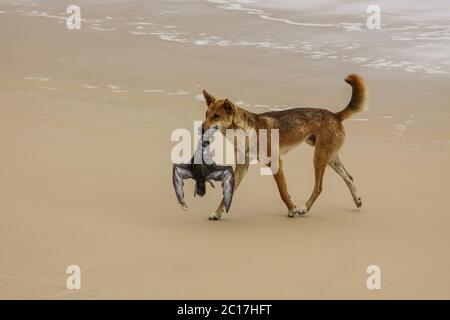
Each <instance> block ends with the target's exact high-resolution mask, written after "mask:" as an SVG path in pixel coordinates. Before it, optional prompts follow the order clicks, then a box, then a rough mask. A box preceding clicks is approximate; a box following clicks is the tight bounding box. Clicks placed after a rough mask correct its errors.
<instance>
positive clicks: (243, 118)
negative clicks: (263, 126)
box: [233, 107, 260, 130]
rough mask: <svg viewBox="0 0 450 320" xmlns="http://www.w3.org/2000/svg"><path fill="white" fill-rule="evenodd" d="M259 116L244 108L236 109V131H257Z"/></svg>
mask: <svg viewBox="0 0 450 320" xmlns="http://www.w3.org/2000/svg"><path fill="white" fill-rule="evenodd" d="M259 122H260V119H259V116H258V115H257V114H255V113H252V112H250V111H247V110H245V109H242V108H239V107H238V108H236V111H235V114H234V118H233V128H234V129H244V130H246V129H257V128H258V127H259V125H258V124H259Z"/></svg>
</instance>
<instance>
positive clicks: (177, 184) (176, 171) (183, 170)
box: [172, 164, 193, 210]
mask: <svg viewBox="0 0 450 320" xmlns="http://www.w3.org/2000/svg"><path fill="white" fill-rule="evenodd" d="M189 178H193V173H192V169H191V165H189V164H174V165H173V174H172V182H173V188H174V189H175V193H176V195H177V199H178V202H179V203H180V205H181V208H183V210H186V208H187V205H186V203H185V202H184V192H183V186H184V181H183V180H185V179H189Z"/></svg>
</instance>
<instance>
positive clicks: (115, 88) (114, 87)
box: [108, 84, 120, 90]
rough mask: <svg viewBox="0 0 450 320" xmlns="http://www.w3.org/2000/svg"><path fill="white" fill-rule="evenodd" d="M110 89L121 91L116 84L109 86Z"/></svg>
mask: <svg viewBox="0 0 450 320" xmlns="http://www.w3.org/2000/svg"><path fill="white" fill-rule="evenodd" d="M108 88H110V89H112V90H120V87H119V86H116V85H114V84H108Z"/></svg>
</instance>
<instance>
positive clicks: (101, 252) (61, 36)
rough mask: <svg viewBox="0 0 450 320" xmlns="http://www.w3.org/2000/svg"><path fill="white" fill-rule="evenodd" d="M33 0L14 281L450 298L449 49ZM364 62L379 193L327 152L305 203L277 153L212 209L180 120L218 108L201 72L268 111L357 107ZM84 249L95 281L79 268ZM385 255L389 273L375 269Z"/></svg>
mask: <svg viewBox="0 0 450 320" xmlns="http://www.w3.org/2000/svg"><path fill="white" fill-rule="evenodd" d="M31 3H32V1H31V2H24V4H23V5H14V6H13V5H11V4H8V3H6V4H5V3H2V4H1V5H0V11H3V12H4V13H0V39H1V40H2V43H3V44H2V46H1V48H0V65H1V66H2V72H1V74H0V91H1V94H0V105H1V107H0V127H1V128H2V133H3V134H2V135H0V141H1V144H0V145H2V146H3V148H2V161H1V163H2V167H1V169H0V172H1V174H0V181H1V183H0V192H1V194H2V197H1V199H2V204H1V205H0V246H1V248H2V250H0V297H1V298H12V299H18V298H25V299H31V298H43V299H48V298H57V299H80V298H85V299H98V298H113V299H116V298H125V299H128V298H137V299H149V298H150V299H161V298H175V299H177V298H186V299H196V298H204V299H213V298H234V299H240V298H243V299H250V298H253V299H259V298H261V299H263V298H266V299H272V298H273V299H303V298H305V299H306V298H308V299H319V298H325V299H329V298H338V299H347V298H356V299H362V298H369V299H379V298H405V299H413V298H424V299H431V298H437V299H444V298H445V299H448V298H450V287H449V285H448V283H449V281H448V279H449V276H448V270H449V267H450V255H449V253H448V243H449V241H450V235H449V233H448V226H449V223H450V217H449V215H448V212H449V210H450V205H449V202H448V200H447V198H448V197H447V194H448V181H449V178H450V172H449V171H448V170H446V164H447V163H448V162H449V160H450V135H449V133H450V129H449V127H448V121H449V116H450V113H449V112H450V111H449V109H448V101H449V98H450V94H449V92H448V84H449V81H450V78H449V77H450V75H449V74H447V71H448V70H447V69H446V68H447V67H446V64H445V63H444V62H445V61H447V60H446V59H448V60H450V59H449V58H448V57H445V56H444V57H437V58H436V57H434V56H433V57H432V56H431V55H428V56H429V59H416V60H415V59H413V58H411V56H415V55H417V56H421V55H422V56H423V55H424V52H420V50H422V49H420V48H416V49H411V50H410V51H412V53H411V56H410V57H408V58H402V57H403V53H400V54H399V52H403V51H402V50H405V47H402V45H401V44H399V43H398V42H392V43H391V42H389V45H386V51H384V49H383V48H380V46H377V49H376V52H375V53H374V49H373V47H370V44H371V43H376V42H377V41H378V40H379V39H383V36H382V35H369V34H368V33H367V32H366V31H364V30H362V31H360V32H359V33H358V32H357V31H346V30H345V28H333V29H332V31H330V29H327V28H322V27H318V28H315V27H314V28H308V27H301V26H300V28H299V29H295V31H293V29H291V28H292V27H293V26H292V25H290V24H286V23H278V22H276V21H271V20H267V19H261V18H258V16H257V15H255V14H253V15H252V14H246V13H245V12H242V10H227V9H222V8H218V7H217V4H213V3H211V2H194V3H189V2H183V3H182V2H180V3H176V2H173V3H172V2H171V3H168V2H165V1H155V2H152V4H147V5H142V4H139V3H137V4H136V2H126V3H122V2H117V3H115V4H114V5H109V6H106V5H104V4H101V2H99V3H97V4H95V5H93V4H90V5H88V4H87V2H80V6H81V7H82V16H83V18H84V19H86V20H84V22H83V23H82V28H81V30H78V31H69V30H67V29H66V28H65V26H64V23H65V21H64V20H63V19H61V18H58V16H59V17H61V16H63V12H64V11H65V8H66V3H64V2H63V1H62V2H58V3H54V2H43V3H38V4H37V5H35V6H34V7H32V5H31ZM83 5H84V7H83ZM260 10H266V11H267V10H269V9H267V8H262V9H260ZM284 10H285V9H284ZM33 11H34V13H33V14H30V13H32V12H33ZM271 12H272V13H271V17H286V19H287V18H289V19H292V20H294V18H297V20H301V19H300V18H301V17H303V16H304V15H306V16H308V15H307V14H306V13H304V12H302V13H298V15H297V16H295V14H294V13H292V12H287V11H283V9H277V11H271ZM44 13H46V14H45V15H43V14H44ZM49 16H50V17H49ZM55 16H56V17H55ZM309 16H310V17H312V18H311V21H312V22H314V23H321V24H330V23H331V24H333V25H340V24H341V23H342V22H343V21H344V22H345V21H346V22H352V23H355V21H359V20H361V18H360V17H358V16H354V15H353V16H352V15H348V16H345V17H346V19H343V18H342V17H341V16H338V17H335V18H334V19H335V20H333V16H332V15H327V16H326V17H322V16H320V15H317V14H316V12H314V15H313V14H312V13H310V15H309ZM341 18H342V19H341ZM297 20H296V21H297ZM217 21H220V23H216V22H217ZM223 21H227V22H228V21H229V23H224V22H223ZM311 21H309V22H311ZM387 21H388V22H389V20H387ZM267 23H269V24H267ZM399 24H400V23H399ZM410 25H413V24H410ZM173 26H175V28H174V27H173ZM224 26H229V27H228V28H225V27H224ZM264 26H266V27H265V28H264ZM357 26H358V27H361V26H360V25H357ZM139 27H142V28H139ZM363 27H364V26H362V27H361V28H363ZM388 27H389V25H387V26H386V28H388ZM395 27H399V26H398V25H395ZM423 27H424V28H426V26H425V25H424V26H423ZM304 28H307V29H304ZM173 29H176V31H174V30H173ZM341 29H342V30H341ZM171 30H172V31H171ZM431 30H434V29H431ZM133 32H134V33H138V34H133ZM258 32H259V33H258ZM289 32H291V33H289ZM296 32H299V34H298V35H297V36H296V35H295V34H296ZM345 32H347V33H345ZM348 32H350V33H348ZM139 33H144V34H139ZM147 33H148V34H147ZM203 33H205V34H204V35H202V34H203ZM330 34H335V35H336V37H338V36H339V35H340V34H343V35H342V39H341V40H339V41H337V42H336V43H333V42H330V38H333V37H330ZM280 35H283V36H282V37H281V36H280ZM211 36H212V37H216V38H211ZM410 36H411V35H410ZM441 36H442V34H441ZM296 37H298V39H297V40H298V43H295V41H296V40H293V39H294V38H296ZM367 37H374V38H367ZM377 37H379V39H378V40H377ZM269 38H270V39H269ZM322 38H323V41H322V40H318V39H322ZM363 39H366V40H363ZM223 41H228V42H223ZM302 41H303V43H302ZM380 41H381V40H380ZM386 41H387V40H386ZM423 41H424V40H423ZM323 42H325V43H323ZM444 42H445V40H444ZM355 43H356V44H359V45H355ZM439 43H440V42H439V40H437V42H436V41H435V42H433V46H434V47H433V49H434V50H435V49H436V48H437V47H439V45H438V44H439ZM337 45H343V46H344V48H349V47H355V48H354V49H342V50H341V49H339V47H337ZM419 45H425V44H419ZM441 45H442V44H441ZM293 46H294V47H293ZM381 47H382V46H381ZM307 48H312V49H307ZM425 48H430V46H428V47H427V45H425ZM355 50H357V51H355ZM415 50H417V53H416V54H415V52H416V51H415ZM309 51H311V52H309ZM315 51H317V52H315ZM343 51H349V52H352V53H348V54H346V53H343ZM383 54H384V55H383ZM405 54H406V53H405ZM334 55H336V56H337V58H330V56H334ZM317 56H318V57H317ZM343 56H347V58H345V57H343ZM358 57H365V58H367V59H370V61H368V63H369V64H370V63H371V64H372V65H364V64H365V63H362V62H358V60H354V58H358ZM377 59H378V60H379V59H385V61H384V62H383V61H378V62H376V63H375V62H374V61H377ZM425 60H426V61H425ZM386 61H391V62H392V63H394V64H395V63H401V62H402V61H406V62H411V63H409V64H408V63H406V64H404V65H400V66H396V67H392V66H391V67H389V64H388V65H387V66H386ZM374 63H375V64H376V65H374ZM392 63H391V64H392ZM383 64H384V66H383ZM411 66H412V67H413V69H410V70H409V71H408V70H407V69H408V68H409V67H411ZM418 66H422V67H418ZM351 72H356V73H358V74H360V75H362V76H363V77H364V78H365V79H366V81H367V84H368V86H369V90H370V108H369V109H368V110H367V111H366V112H363V113H360V114H358V115H356V116H355V117H354V118H353V119H351V120H347V121H346V122H345V127H346V131H347V139H346V143H345V145H344V147H343V150H342V152H341V157H342V160H343V161H344V163H345V165H346V167H347V168H348V169H349V171H350V172H351V173H352V175H353V176H354V178H355V181H356V185H357V188H358V192H359V194H360V196H361V197H362V200H363V207H362V208H361V209H356V208H354V204H353V202H352V199H351V196H350V194H349V192H348V190H347V188H346V186H345V184H344V183H343V182H342V181H341V179H340V178H339V177H338V176H337V175H336V174H335V173H334V172H332V171H331V170H327V172H326V175H325V180H324V191H323V193H322V195H321V196H320V198H319V199H318V200H317V202H316V204H315V205H314V207H313V209H312V210H311V212H310V213H309V214H308V215H307V216H305V217H297V218H295V219H289V218H287V217H286V214H287V212H286V209H285V207H284V205H283V203H282V201H281V199H280V197H279V195H278V191H277V188H276V185H275V183H274V181H273V178H272V177H267V176H261V175H259V170H257V168H258V166H256V167H254V166H253V167H251V168H250V171H249V174H248V176H247V177H246V178H245V180H244V182H243V183H242V186H241V187H240V188H239V191H238V192H237V193H236V195H235V198H234V200H233V205H232V210H231V212H230V213H229V214H224V216H223V220H221V221H218V222H211V221H208V220H207V217H208V215H209V214H210V213H211V212H212V211H213V210H214V209H215V208H216V206H217V204H218V202H219V200H220V193H221V192H220V188H217V189H216V190H208V194H207V196H206V197H205V198H202V199H201V200H199V199H197V198H193V197H192V194H193V185H192V183H187V185H186V190H185V193H186V201H187V204H188V206H189V208H188V211H187V212H183V211H182V210H181V209H180V208H179V206H178V204H177V202H176V198H175V195H174V192H173V188H172V182H171V173H172V171H171V166H172V163H171V161H170V151H171V149H172V147H173V146H174V144H175V143H174V142H172V141H170V134H171V133H172V131H173V130H174V129H176V128H187V129H189V130H192V126H193V121H194V120H201V119H202V117H203V115H204V112H205V106H204V102H203V101H201V99H200V98H199V96H198V95H199V94H201V90H202V89H207V90H208V91H209V92H211V93H212V94H214V95H216V96H217V97H228V98H229V99H231V100H232V101H234V102H236V103H239V104H240V105H243V106H245V107H246V108H247V109H248V110H250V111H253V112H264V111H268V110H282V109H284V108H288V107H293V106H314V107H325V108H328V109H330V110H333V111H339V110H340V109H342V108H343V106H345V104H346V103H347V101H348V99H349V97H350V87H349V86H348V85H347V84H346V83H345V82H344V81H343V78H344V77H345V76H346V75H347V74H348V73H351ZM323 90H325V92H326V94H323V92H324V91H323ZM312 155H313V149H312V148H310V147H308V146H306V145H302V146H300V147H299V148H297V149H294V150H293V151H291V152H290V153H289V154H288V155H287V156H286V158H285V173H286V176H287V183H288V188H289V191H290V194H291V196H292V198H293V199H294V202H295V203H296V204H297V206H300V205H301V204H302V203H303V202H304V201H305V200H306V199H307V197H308V196H309V194H310V192H311V190H312V187H313V182H314V180H313V169H312ZM72 264H76V265H79V266H80V267H81V270H82V289H81V290H73V291H70V290H67V289H66V287H65V283H66V278H67V275H66V273H65V270H66V268H67V266H68V265H72ZM373 264H375V265H379V266H380V267H381V271H382V281H381V283H382V289H381V290H368V289H367V287H366V279H367V276H368V275H367V274H366V268H367V267H368V266H369V265H373Z"/></svg>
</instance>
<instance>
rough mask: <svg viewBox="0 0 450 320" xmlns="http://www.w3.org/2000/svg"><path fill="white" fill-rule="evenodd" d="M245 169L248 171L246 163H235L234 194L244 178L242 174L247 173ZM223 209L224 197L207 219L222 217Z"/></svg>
mask: <svg viewBox="0 0 450 320" xmlns="http://www.w3.org/2000/svg"><path fill="white" fill-rule="evenodd" d="M247 171H248V163H247V164H237V165H236V168H235V169H234V194H236V190H237V188H238V187H239V185H240V184H241V181H242V179H244V176H245V174H246V173H247ZM224 209H225V199H222V201H221V202H220V204H219V206H218V207H217V209H216V211H214V212H213V213H211V214H210V216H209V217H208V219H209V220H219V219H220V218H221V217H222V213H223V210H224Z"/></svg>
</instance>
